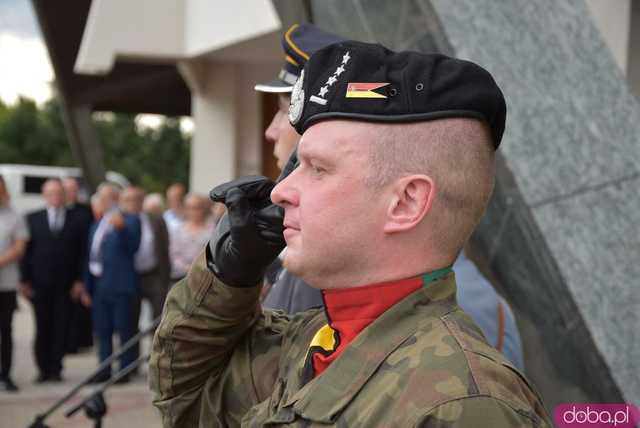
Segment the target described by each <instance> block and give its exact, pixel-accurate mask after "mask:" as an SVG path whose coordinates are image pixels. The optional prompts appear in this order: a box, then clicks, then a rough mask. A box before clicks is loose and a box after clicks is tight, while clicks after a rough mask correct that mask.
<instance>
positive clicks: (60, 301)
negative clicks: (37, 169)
mask: <svg viewBox="0 0 640 428" xmlns="http://www.w3.org/2000/svg"><path fill="white" fill-rule="evenodd" d="M42 194H43V196H44V198H45V201H46V208H45V209H43V210H40V211H36V212H34V213H32V214H30V215H28V216H27V225H28V227H29V231H30V234H31V239H30V240H29V242H28V244H27V251H26V254H25V257H24V258H23V261H22V291H23V294H24V295H25V296H26V297H28V298H29V299H31V302H32V304H33V308H34V313H35V318H36V340H35V354H36V362H37V365H38V369H39V370H40V373H39V376H38V378H37V379H36V381H37V382H45V381H54V382H55V381H61V380H62V378H61V371H62V357H63V356H64V353H65V346H66V341H67V335H68V328H69V315H70V313H71V311H70V309H71V296H72V295H76V294H78V293H79V291H80V290H82V289H83V286H82V282H81V278H82V275H83V272H84V264H85V262H86V242H87V235H86V228H85V227H84V226H83V225H82V223H81V222H79V221H78V219H77V218H76V217H75V216H73V215H69V213H68V211H67V210H66V208H65V206H64V190H63V187H62V183H61V181H60V180H59V179H49V180H47V181H46V182H45V183H44V185H43V186H42Z"/></svg>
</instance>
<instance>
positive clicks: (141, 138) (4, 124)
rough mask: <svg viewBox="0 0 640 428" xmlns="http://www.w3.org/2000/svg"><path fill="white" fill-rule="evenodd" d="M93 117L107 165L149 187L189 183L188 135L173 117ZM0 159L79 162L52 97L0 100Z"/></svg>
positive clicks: (157, 189) (156, 188)
mask: <svg viewBox="0 0 640 428" xmlns="http://www.w3.org/2000/svg"><path fill="white" fill-rule="evenodd" d="M94 123H95V126H96V129H97V131H98V136H99V138H100V142H101V143H102V145H103V147H104V153H105V166H106V168H107V169H108V170H112V171H117V172H120V173H121V174H123V175H124V176H126V177H127V178H128V179H129V181H131V182H132V183H133V184H137V185H139V186H141V187H143V188H144V189H145V190H147V191H149V192H163V191H164V190H165V189H166V188H167V187H168V186H169V185H170V184H172V183H175V182H180V183H184V184H186V185H188V179H189V137H188V136H187V135H185V134H184V133H183V132H182V131H181V129H180V122H179V120H178V119H177V118H165V119H164V120H163V121H162V123H161V124H160V126H158V127H157V128H144V127H140V126H138V125H137V123H136V120H135V115H130V114H119V113H115V114H108V115H99V116H98V117H97V118H95V119H94ZM0 163H21V164H29V165H57V166H78V164H77V162H76V160H75V159H74V158H73V156H72V153H71V148H70V146H69V144H68V141H67V135H66V131H65V128H64V123H63V121H62V111H61V107H60V104H59V103H58V102H57V100H55V99H53V100H50V101H48V102H47V103H45V104H44V105H43V106H42V107H40V108H39V107H38V106H37V105H36V104H35V103H34V102H33V101H32V100H29V99H26V98H20V99H19V100H18V101H17V102H16V103H15V104H14V105H9V106H8V105H6V104H4V103H3V102H2V101H1V100H0Z"/></svg>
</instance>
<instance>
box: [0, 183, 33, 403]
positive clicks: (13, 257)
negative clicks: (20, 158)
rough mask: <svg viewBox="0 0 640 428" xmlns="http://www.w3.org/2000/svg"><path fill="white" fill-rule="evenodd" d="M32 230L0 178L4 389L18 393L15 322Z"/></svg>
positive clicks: (0, 371) (0, 374)
mask: <svg viewBox="0 0 640 428" xmlns="http://www.w3.org/2000/svg"><path fill="white" fill-rule="evenodd" d="M28 240H29V230H28V229H27V225H26V223H25V221H24V219H23V218H22V216H21V215H20V214H18V213H17V212H16V211H14V210H13V209H12V208H11V206H10V205H9V193H8V192H7V187H6V185H5V182H4V179H3V178H2V176H1V175H0V390H4V391H9V392H16V391H17V390H18V387H17V386H16V385H15V383H13V380H12V379H11V373H10V372H11V362H12V357H13V337H12V325H11V324H12V321H13V311H14V310H15V309H16V289H17V285H18V281H19V270H18V260H20V258H21V257H22V256H23V255H24V252H25V248H26V243H27V241H28Z"/></svg>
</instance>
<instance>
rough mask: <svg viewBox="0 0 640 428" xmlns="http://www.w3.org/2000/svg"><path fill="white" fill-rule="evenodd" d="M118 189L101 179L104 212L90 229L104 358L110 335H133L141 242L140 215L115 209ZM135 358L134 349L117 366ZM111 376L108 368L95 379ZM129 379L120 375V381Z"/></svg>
mask: <svg viewBox="0 0 640 428" xmlns="http://www.w3.org/2000/svg"><path fill="white" fill-rule="evenodd" d="M119 194H120V192H119V189H118V188H117V187H115V186H114V185H112V184H109V183H103V184H102V185H100V187H99V188H98V198H99V203H101V204H102V205H103V212H104V214H103V216H102V218H101V219H100V220H97V221H96V222H95V223H94V224H93V225H92V226H91V230H90V232H89V269H88V273H87V280H86V283H87V289H88V291H89V293H90V294H91V297H92V307H93V321H94V330H95V333H96V337H97V339H98V356H99V358H100V361H101V362H102V361H104V360H105V359H107V358H108V357H109V355H111V353H112V351H113V347H112V337H113V333H114V332H117V333H118V336H119V339H120V344H121V345H122V344H124V343H125V342H126V341H127V340H129V339H130V338H131V337H132V336H133V332H134V328H133V320H132V319H131V318H132V317H131V308H132V304H133V302H135V301H136V298H137V294H138V276H137V274H136V271H135V268H134V255H135V253H136V251H137V250H138V247H139V245H140V219H139V218H138V216H135V215H130V214H125V213H122V212H121V211H120V210H119V209H118V197H119ZM134 359H135V349H131V350H130V351H128V352H126V353H124V354H123V355H122V356H121V357H120V368H121V369H122V368H124V367H126V366H128V365H129V364H130V363H131V362H133V360H134ZM110 377H111V369H110V368H108V369H105V370H104V371H103V372H101V373H99V374H98V375H97V376H96V377H95V379H94V382H103V381H106V380H107V379H109V378H110ZM126 381H128V378H127V377H125V378H123V380H122V382H126Z"/></svg>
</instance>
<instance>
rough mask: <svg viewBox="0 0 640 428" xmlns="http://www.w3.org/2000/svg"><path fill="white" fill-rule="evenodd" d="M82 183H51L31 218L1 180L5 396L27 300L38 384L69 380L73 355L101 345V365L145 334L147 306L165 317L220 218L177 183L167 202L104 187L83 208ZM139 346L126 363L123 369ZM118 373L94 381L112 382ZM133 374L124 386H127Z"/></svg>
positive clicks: (1, 381) (0, 331) (134, 190)
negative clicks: (141, 328)
mask: <svg viewBox="0 0 640 428" xmlns="http://www.w3.org/2000/svg"><path fill="white" fill-rule="evenodd" d="M79 190H80V189H79V185H78V182H77V180H76V179H75V178H70V177H68V178H64V179H59V178H50V179H48V180H47V181H46V182H45V183H44V184H43V186H42V196H43V198H44V207H43V208H42V209H40V210H38V211H35V212H31V213H28V214H26V215H25V216H23V215H21V214H20V213H18V212H17V211H16V210H14V209H13V208H12V207H11V204H10V195H9V193H8V189H7V186H6V184H5V182H4V180H3V179H2V177H1V176H0V348H1V349H0V351H1V352H0V363H1V372H0V390H4V391H9V392H15V391H18V386H17V385H16V384H15V383H14V381H13V379H12V377H11V365H12V358H13V341H12V321H13V314H14V311H15V310H16V308H17V307H18V299H17V295H18V293H20V294H22V295H23V296H24V297H25V298H26V299H28V301H29V302H30V303H31V306H32V307H33V314H34V320H35V327H36V328H35V340H34V348H33V350H34V360H35V363H36V366H37V369H38V370H37V373H38V374H37V377H36V378H35V382H37V383H44V382H60V381H62V380H63V378H62V372H63V360H64V357H65V355H68V354H70V353H75V352H78V351H79V350H83V349H87V348H89V347H91V346H93V345H94V339H95V345H96V346H95V347H96V350H97V354H98V360H99V362H102V361H104V360H105V359H107V358H108V357H109V356H110V355H111V354H112V352H113V350H114V348H113V340H114V336H116V335H117V336H118V340H119V343H120V345H122V344H124V343H125V342H126V341H127V340H129V339H130V338H131V337H132V336H134V335H135V334H136V333H137V331H138V325H139V323H140V315H141V305H142V302H143V301H144V300H146V301H148V303H149V305H150V308H151V313H152V316H153V318H154V319H155V318H157V317H159V316H160V314H161V312H162V307H163V304H164V300H165V298H166V295H167V293H168V291H169V288H170V286H171V284H173V283H174V282H175V281H177V280H179V279H181V278H182V277H183V276H185V275H186V274H187V272H188V270H189V266H190V264H191V262H192V260H193V259H194V258H195V256H196V255H197V254H198V253H199V251H201V249H202V248H203V246H204V245H205V243H206V242H207V241H208V239H209V238H210V236H211V233H212V230H213V227H214V226H215V223H216V222H217V220H218V219H219V217H220V216H221V214H222V212H223V211H221V209H220V206H216V205H217V204H211V203H210V201H209V199H208V198H207V197H205V196H203V195H199V194H196V193H189V194H187V192H186V188H185V186H184V185H182V184H178V183H176V184H173V185H171V186H170V187H169V188H168V189H167V191H166V209H165V198H164V197H163V196H162V195H161V194H159V193H149V194H146V193H145V191H144V190H143V189H141V188H139V187H136V186H129V187H126V188H124V189H122V188H120V187H119V186H118V185H116V184H113V183H109V182H105V183H102V184H101V185H100V186H99V187H98V189H97V191H96V193H95V194H93V195H92V196H91V198H90V204H84V203H82V202H80V201H79V193H80V192H79ZM138 354H139V348H137V347H132V348H131V349H130V351H128V352H126V353H124V354H123V355H122V356H121V358H120V361H119V363H120V369H122V368H124V367H126V366H127V365H129V364H130V363H131V362H133V361H134V360H135V359H136V358H137V356H138ZM111 375H112V372H111V369H110V368H106V369H104V370H103V371H101V372H99V373H98V374H97V375H96V376H95V377H94V378H93V382H104V381H106V380H108V379H109V378H110V377H111ZM129 380H130V379H129V377H128V376H125V377H123V378H122V379H120V380H119V382H121V383H124V382H128V381H129Z"/></svg>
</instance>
